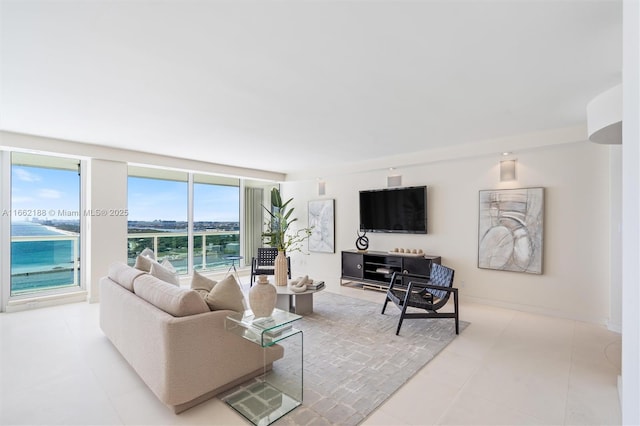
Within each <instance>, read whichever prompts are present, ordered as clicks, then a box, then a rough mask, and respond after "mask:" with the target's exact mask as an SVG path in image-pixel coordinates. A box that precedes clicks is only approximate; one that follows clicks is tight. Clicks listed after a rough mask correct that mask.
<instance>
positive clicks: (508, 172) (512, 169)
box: [500, 160, 516, 182]
mask: <svg viewBox="0 0 640 426" xmlns="http://www.w3.org/2000/svg"><path fill="white" fill-rule="evenodd" d="M510 180H516V160H503V161H501V162H500V182H508V181H510Z"/></svg>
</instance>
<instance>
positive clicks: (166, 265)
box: [161, 257, 178, 274]
mask: <svg viewBox="0 0 640 426" xmlns="http://www.w3.org/2000/svg"><path fill="white" fill-rule="evenodd" d="M161 265H162V266H164V267H165V268H167V269H168V270H170V271H171V272H173V273H174V274H175V273H177V272H178V271H176V268H174V267H173V265H172V264H171V262H169V259H167V258H166V257H165V258H164V260H163V261H162V263H161Z"/></svg>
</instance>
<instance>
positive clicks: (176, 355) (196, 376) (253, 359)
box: [100, 263, 283, 413]
mask: <svg viewBox="0 0 640 426" xmlns="http://www.w3.org/2000/svg"><path fill="white" fill-rule="evenodd" d="M231 312H232V311H229V310H219V311H210V310H209V307H208V306H207V304H206V303H205V302H204V300H203V299H202V297H201V296H200V295H199V294H198V293H197V292H195V291H194V290H190V289H185V288H180V287H178V286H175V285H173V284H169V283H166V282H164V281H161V280H159V279H158V278H155V277H153V276H151V275H149V274H147V273H145V272H143V271H139V270H137V269H134V268H132V267H130V266H128V265H126V264H124V263H114V264H113V265H111V267H110V268H109V273H108V275H107V276H106V277H103V278H101V280H100V327H101V328H102V330H103V331H104V333H105V334H106V336H107V337H108V338H109V340H111V342H112V343H113V345H114V346H115V347H116V348H117V349H118V350H119V351H120V353H121V354H122V356H123V357H124V358H125V359H126V360H127V361H128V362H129V364H130V365H131V366H132V367H133V369H134V370H135V371H136V372H137V373H138V375H139V376H140V377H141V378H142V380H144V382H145V383H146V384H147V385H148V386H149V388H150V389H151V390H152V391H153V393H154V394H155V395H156V396H157V397H158V399H160V401H162V402H163V403H164V404H166V405H167V406H169V407H170V408H172V409H173V410H174V412H175V413H179V412H182V411H184V410H186V409H188V408H191V407H193V406H194V405H196V404H199V403H200V402H203V401H205V400H207V399H209V398H211V397H212V396H214V395H216V394H218V393H220V392H223V391H225V390H228V389H230V388H232V387H233V386H235V385H237V384H240V383H242V382H244V381H246V380H248V379H250V378H252V377H255V376H257V375H259V374H261V373H262V372H263V371H265V369H270V368H271V365H272V363H273V362H274V361H276V360H278V359H280V358H282V356H283V349H282V347H280V346H277V345H275V346H272V347H269V348H264V349H263V348H261V347H259V346H258V345H256V344H255V343H251V342H249V341H248V340H245V339H243V338H242V337H239V336H236V335H234V334H231V333H229V332H227V331H225V328H224V323H225V318H226V316H227V315H229V314H230V313H231Z"/></svg>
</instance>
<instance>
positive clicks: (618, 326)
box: [607, 321, 622, 334]
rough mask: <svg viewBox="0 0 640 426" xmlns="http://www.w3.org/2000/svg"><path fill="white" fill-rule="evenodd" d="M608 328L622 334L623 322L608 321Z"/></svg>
mask: <svg viewBox="0 0 640 426" xmlns="http://www.w3.org/2000/svg"><path fill="white" fill-rule="evenodd" d="M607 329H608V330H609V331H613V332H614V333H618V334H622V324H617V323H614V322H611V321H607Z"/></svg>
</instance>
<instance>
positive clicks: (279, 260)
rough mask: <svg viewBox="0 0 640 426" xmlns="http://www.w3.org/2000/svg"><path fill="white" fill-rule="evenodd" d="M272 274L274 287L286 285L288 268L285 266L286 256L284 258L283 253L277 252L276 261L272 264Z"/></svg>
mask: <svg viewBox="0 0 640 426" xmlns="http://www.w3.org/2000/svg"><path fill="white" fill-rule="evenodd" d="M273 268H274V271H273V274H274V277H275V278H274V279H275V282H276V285H278V286H283V285H287V276H288V275H289V268H288V265H287V256H285V254H284V252H283V251H278V255H277V256H276V260H275V262H274V264H273Z"/></svg>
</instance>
